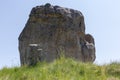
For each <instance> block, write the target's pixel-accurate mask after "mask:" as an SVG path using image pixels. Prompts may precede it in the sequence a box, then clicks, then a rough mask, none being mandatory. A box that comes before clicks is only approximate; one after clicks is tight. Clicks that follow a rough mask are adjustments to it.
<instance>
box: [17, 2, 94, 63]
mask: <svg viewBox="0 0 120 80" xmlns="http://www.w3.org/2000/svg"><path fill="white" fill-rule="evenodd" d="M86 43H87V45H86ZM88 44H92V46H93V48H88V47H89V46H90V45H89V46H88ZM19 51H20V61H21V65H32V64H36V63H37V62H38V61H44V60H45V61H47V62H51V61H53V60H54V59H56V58H59V57H60V55H61V51H64V52H65V53H64V55H65V56H66V57H71V58H74V59H75V60H79V61H83V62H88V61H89V62H93V61H94V60H95V45H94V39H93V37H92V36H91V35H86V34H85V23H84V16H83V14H82V13H81V12H80V11H77V10H73V9H69V8H64V7H60V6H52V5H50V4H46V5H42V6H37V7H34V8H33V9H32V11H31V13H30V16H29V19H28V21H27V23H26V25H25V28H24V29H23V31H22V32H21V34H20V36H19Z"/></svg>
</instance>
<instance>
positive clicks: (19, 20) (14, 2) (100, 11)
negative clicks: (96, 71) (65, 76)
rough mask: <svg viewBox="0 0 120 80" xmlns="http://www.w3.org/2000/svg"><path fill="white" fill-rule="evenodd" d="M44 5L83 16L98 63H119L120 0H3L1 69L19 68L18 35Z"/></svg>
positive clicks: (0, 39) (0, 19)
mask: <svg viewBox="0 0 120 80" xmlns="http://www.w3.org/2000/svg"><path fill="white" fill-rule="evenodd" d="M45 3H51V4H52V5H59V6H62V7H67V8H72V9H76V10H79V11H81V12H82V13H83V15H84V18H85V25H86V33H90V34H92V35H93V36H94V38H95V42H96V45H95V46H96V56H97V58H96V61H95V63H97V64H104V63H109V62H111V61H119V62H120V47H119V45H120V9H119V8H120V0H1V1H0V68H2V67H4V66H7V67H11V66H19V64H20V58H19V51H18V36H19V34H20V33H21V31H22V29H23V28H24V26H25V24H26V22H27V20H28V16H29V14H30V11H31V9H32V8H33V7H35V6H37V5H43V4H45Z"/></svg>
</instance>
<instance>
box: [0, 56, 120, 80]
mask: <svg viewBox="0 0 120 80" xmlns="http://www.w3.org/2000/svg"><path fill="white" fill-rule="evenodd" d="M0 80H120V64H119V63H111V64H108V65H103V66H99V65H96V64H92V63H82V62H78V61H75V60H73V59H70V58H65V57H64V56H62V57H60V59H57V60H55V61H54V62H52V63H46V62H40V63H38V64H37V65H36V66H30V67H28V66H23V67H13V68H3V69H1V70H0Z"/></svg>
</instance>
